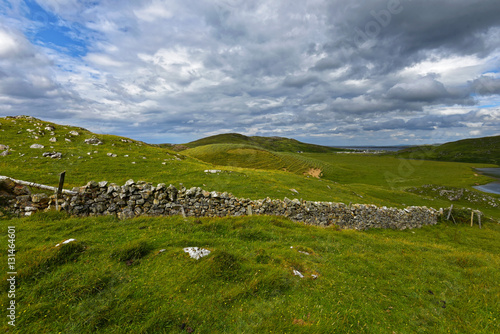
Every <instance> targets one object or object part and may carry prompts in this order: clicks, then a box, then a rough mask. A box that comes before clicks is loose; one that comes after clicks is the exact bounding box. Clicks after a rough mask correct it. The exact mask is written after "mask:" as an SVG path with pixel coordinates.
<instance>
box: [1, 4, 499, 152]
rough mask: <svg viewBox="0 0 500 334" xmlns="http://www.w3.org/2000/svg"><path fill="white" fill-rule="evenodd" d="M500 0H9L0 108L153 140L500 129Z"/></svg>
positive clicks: (375, 140)
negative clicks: (237, 134)
mask: <svg viewBox="0 0 500 334" xmlns="http://www.w3.org/2000/svg"><path fill="white" fill-rule="evenodd" d="M499 18H500V3H499V1H498V0H366V1H365V0H350V1H344V0H302V1H292V0H289V1H281V0H165V1H163V0H147V1H144V0H141V1H137V0H135V1H132V0H119V1H118V0H79V1H78V0H45V1H41V0H26V1H18V0H0V116H15V115H30V116H34V117H37V118H41V119H43V120H46V121H51V122H55V123H58V124H66V125H75V126H80V127H84V128H87V129H89V130H91V131H94V132H97V133H106V134H115V135H121V136H126V137H130V138H133V139H136V140H141V141H145V142H148V143H185V142H189V141H192V140H196V139H199V138H203V137H206V136H210V135H215V134H220V133H230V132H231V133H232V132H236V133H241V134H244V135H249V136H280V137H288V138H295V139H297V140H301V141H305V142H309V143H316V144H322V145H331V146H355V145H371V146H375V145H404V144H412V145H415V144H433V143H444V142H450V141H455V140H460V139H464V138H475V137H485V136H493V135H500V73H499V70H500V19H499Z"/></svg>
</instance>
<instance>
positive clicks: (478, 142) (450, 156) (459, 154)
mask: <svg viewBox="0 0 500 334" xmlns="http://www.w3.org/2000/svg"><path fill="white" fill-rule="evenodd" d="M394 154H395V155H396V156H398V157H401V158H411V159H428V160H439V161H457V162H476V163H489V164H495V165H500V136H494V137H483V138H473V139H463V140H459V141H455V142H450V143H446V144H442V145H438V146H416V147H411V148H407V149H404V150H401V151H399V152H397V153H394Z"/></svg>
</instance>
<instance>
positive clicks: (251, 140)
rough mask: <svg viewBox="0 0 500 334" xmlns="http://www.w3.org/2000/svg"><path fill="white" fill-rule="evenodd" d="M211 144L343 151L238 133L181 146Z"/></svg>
mask: <svg viewBox="0 0 500 334" xmlns="http://www.w3.org/2000/svg"><path fill="white" fill-rule="evenodd" d="M213 144H243V145H250V146H254V147H259V148H262V149H264V150H268V151H274V152H304V153H330V152H339V151H345V150H344V149H339V148H334V147H328V146H321V145H314V144H306V143H302V142H300V141H298V140H295V139H289V138H283V137H259V136H252V137H247V136H244V135H241V134H238V133H227V134H220V135H215V136H210V137H206V138H202V139H199V140H195V141H193V142H190V143H187V144H183V145H182V146H184V147H185V148H195V147H199V146H205V145H213Z"/></svg>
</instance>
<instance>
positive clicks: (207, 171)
mask: <svg viewBox="0 0 500 334" xmlns="http://www.w3.org/2000/svg"><path fill="white" fill-rule="evenodd" d="M204 172H205V173H210V174H217V173H220V172H222V171H221V170H220V169H205V171H204Z"/></svg>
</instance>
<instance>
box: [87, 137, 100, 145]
mask: <svg viewBox="0 0 500 334" xmlns="http://www.w3.org/2000/svg"><path fill="white" fill-rule="evenodd" d="M85 144H89V145H102V144H103V142H102V141H100V140H99V139H97V138H96V137H92V138H89V139H85Z"/></svg>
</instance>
